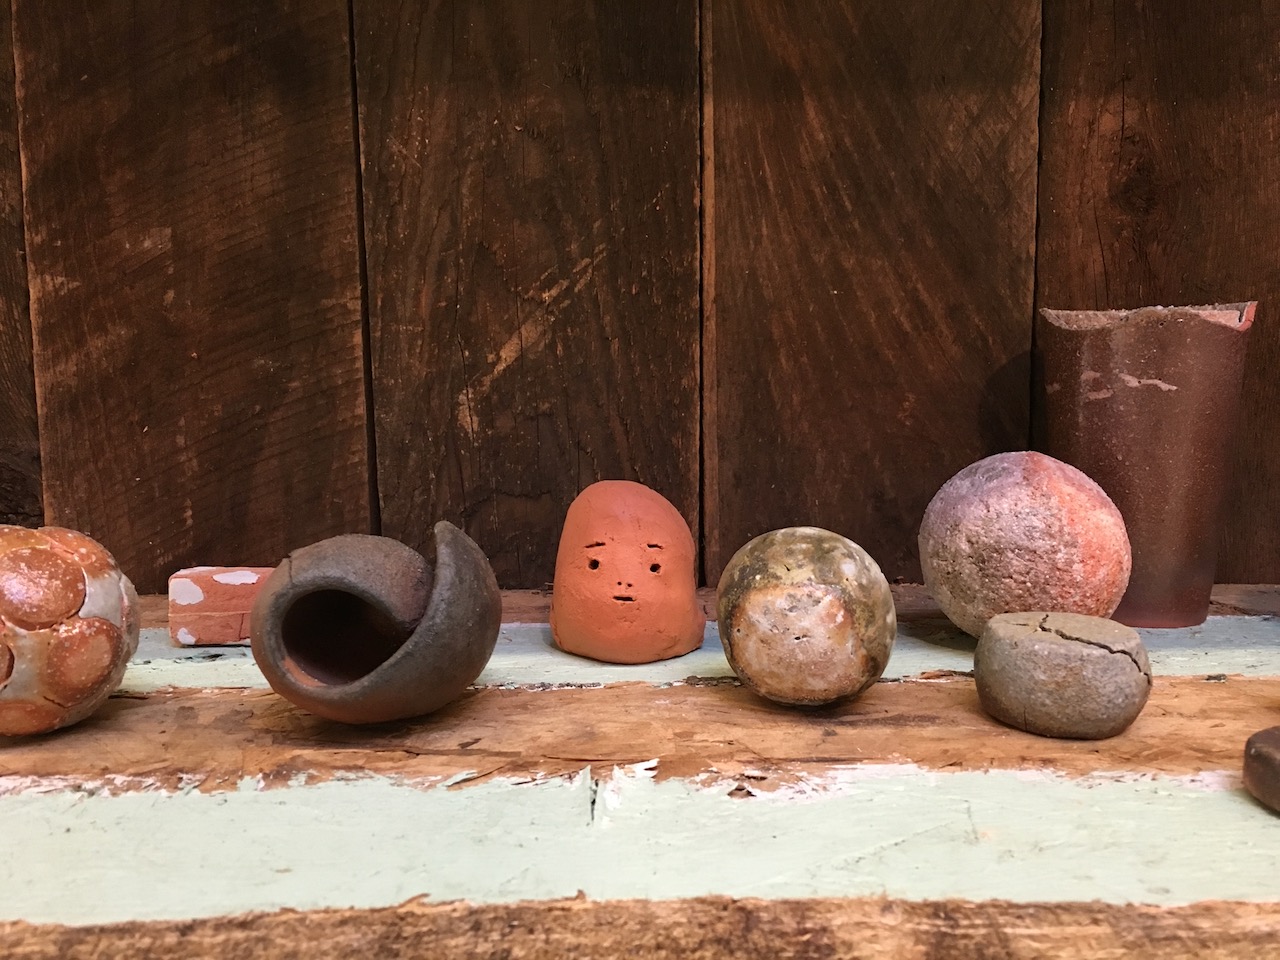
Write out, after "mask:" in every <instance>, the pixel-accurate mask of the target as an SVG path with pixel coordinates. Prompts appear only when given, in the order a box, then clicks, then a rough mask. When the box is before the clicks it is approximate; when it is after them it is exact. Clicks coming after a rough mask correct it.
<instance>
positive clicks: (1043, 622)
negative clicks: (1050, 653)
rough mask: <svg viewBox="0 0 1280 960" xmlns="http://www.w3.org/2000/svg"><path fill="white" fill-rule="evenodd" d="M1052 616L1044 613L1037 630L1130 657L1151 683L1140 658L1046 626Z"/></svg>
mask: <svg viewBox="0 0 1280 960" xmlns="http://www.w3.org/2000/svg"><path fill="white" fill-rule="evenodd" d="M1051 616H1053V614H1051V613H1047V614H1045V615H1044V617H1043V618H1042V619H1041V620H1040V623H1039V625H1038V626H1037V627H1036V631H1037V632H1039V633H1052V634H1055V635H1056V636H1059V637H1061V638H1062V639H1063V640H1074V641H1075V642H1076V643H1084V644H1088V645H1089V646H1091V647H1099V648H1101V649H1103V650H1105V651H1107V653H1115V654H1119V655H1121V656H1123V657H1128V658H1129V661H1130V662H1131V663H1132V664H1133V665H1134V667H1135V668H1137V671H1138V672H1139V673H1140V674H1142V675H1143V676H1144V677H1146V678H1147V686H1150V685H1151V672H1150V671H1149V670H1144V669H1142V664H1140V663H1138V658H1137V657H1135V656H1134V655H1133V654H1132V653H1130V652H1129V651H1128V650H1117V649H1115V647H1112V646H1109V645H1107V644H1105V643H1103V642H1102V641H1101V640H1090V639H1089V638H1088V637H1078V636H1076V635H1075V634H1072V633H1067V632H1066V631H1065V630H1061V629H1059V628H1057V627H1050V626H1046V624H1048V622H1049V618H1050V617H1051Z"/></svg>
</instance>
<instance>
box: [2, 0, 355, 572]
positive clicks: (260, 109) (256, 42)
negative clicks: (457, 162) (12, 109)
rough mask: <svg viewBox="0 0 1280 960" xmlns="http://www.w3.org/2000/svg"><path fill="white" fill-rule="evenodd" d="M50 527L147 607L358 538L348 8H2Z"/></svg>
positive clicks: (236, 2) (150, 4) (331, 2)
mask: <svg viewBox="0 0 1280 960" xmlns="http://www.w3.org/2000/svg"><path fill="white" fill-rule="evenodd" d="M14 47H15V59H16V63H17V90H18V103H19V118H20V133H21V146H22V156H23V170H24V177H25V204H26V228H27V240H28V257H29V260H30V276H31V291H32V295H31V316H32V326H33V328H34V352H35V377H36V391H37V395H38V397H39V401H40V404H39V408H40V442H41V450H42V452H43V482H44V497H45V507H46V511H47V516H48V520H49V521H50V522H52V523H57V524H62V525H66V526H72V527H77V528H79V529H82V530H85V531H86V532H88V533H90V534H91V535H93V536H94V537H96V538H97V539H99V540H101V541H102V542H103V543H104V544H105V545H106V546H107V547H108V549H110V550H111V551H112V552H113V553H114V554H115V556H116V558H117V559H118V560H119V561H120V563H121V564H122V566H123V567H124V569H125V570H126V571H127V572H128V573H129V574H130V576H132V577H133V578H134V579H135V581H136V582H137V583H138V586H139V587H140V588H141V589H143V590H148V591H156V590H161V589H163V585H164V581H165V577H166V576H167V575H168V574H169V573H171V572H172V571H173V570H174V569H175V568H177V567H181V566H190V565H192V564H193V563H197V562H199V563H218V562H234V563H251V564H259V565H261V564H271V563H275V562H277V561H278V560H279V558H280V557H281V556H282V555H283V554H284V553H285V552H287V550H289V549H292V548H293V547H297V546H300V545H302V544H305V543H307V542H310V541H312V540H314V539H317V538H319V537H321V536H324V535H328V534H333V533H338V532H342V531H344V530H348V531H350V530H355V531H367V530H368V528H369V522H370V518H369V477H368V470H367V456H366V431H365V402H364V375H363V353H362V346H361V336H362V323H361V315H360V286H359V261H358V250H357V247H358V244H357V230H356V191H355V182H356V168H355V141H354V136H355V134H354V129H353V123H352V110H351V83H350V61H349V44H348V13H347V5H346V4H345V3H342V2H340V0H323V2H319V3H314V2H308V3H304V2H298V0H281V2H278V3H273V4H269V5H265V6H264V5H262V4H258V3H252V2H248V0H233V2H197V3H186V4H181V5H174V4H170V3H164V2H159V0H143V2H128V3H126V2H123V0H110V2H104V3H96V4H87V5H84V4H82V5H79V6H77V7H76V9H75V11H74V13H73V14H72V13H69V11H68V10H67V9H66V8H64V7H61V6H54V5H50V4H47V3H41V2H38V0H18V2H16V3H15V4H14Z"/></svg>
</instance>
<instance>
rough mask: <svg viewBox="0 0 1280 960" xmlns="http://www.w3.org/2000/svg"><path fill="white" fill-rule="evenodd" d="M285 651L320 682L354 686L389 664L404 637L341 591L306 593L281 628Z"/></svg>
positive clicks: (364, 604) (398, 629)
mask: <svg viewBox="0 0 1280 960" xmlns="http://www.w3.org/2000/svg"><path fill="white" fill-rule="evenodd" d="M280 636H281V639H282V640H283V641H284V649H285V653H286V654H287V655H288V657H289V659H290V660H291V661H292V662H293V663H294V664H295V665H296V666H297V667H298V669H300V670H302V671H303V672H304V673H306V674H307V675H308V676H309V677H311V678H312V679H314V680H317V681H319V682H320V683H326V684H343V683H352V682H353V681H355V680H359V679H360V678H361V677H365V676H368V675H369V674H370V673H372V672H373V671H374V670H376V669H377V668H378V667H380V666H382V665H383V664H384V663H386V662H387V660H389V659H390V658H391V657H392V655H393V654H395V652H396V651H397V650H399V649H400V647H401V646H403V645H404V642H405V640H407V639H408V637H409V634H408V632H406V631H405V630H404V629H403V628H402V627H398V626H397V625H396V624H395V623H394V622H392V621H391V620H390V619H389V618H388V617H386V616H385V615H384V614H382V613H381V612H379V611H378V609H377V608H376V607H374V606H373V605H372V604H370V603H368V602H366V601H364V600H362V599H361V598H360V597H357V596H355V595H354V594H350V593H345V592H343V591H341V590H318V591H316V592H315V593H309V594H306V595H305V596H303V597H299V598H298V600H297V601H296V602H295V603H294V604H293V606H291V607H290V608H289V611H288V613H286V614H285V617H284V623H283V624H282V625H281V628H280Z"/></svg>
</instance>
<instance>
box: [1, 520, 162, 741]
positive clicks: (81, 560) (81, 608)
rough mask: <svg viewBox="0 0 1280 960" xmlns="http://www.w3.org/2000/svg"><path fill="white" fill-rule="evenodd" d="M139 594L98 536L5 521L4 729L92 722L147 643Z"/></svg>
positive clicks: (42, 730) (51, 727) (33, 729)
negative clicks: (141, 642)
mask: <svg viewBox="0 0 1280 960" xmlns="http://www.w3.org/2000/svg"><path fill="white" fill-rule="evenodd" d="M137 610H138V597H137V594H136V593H135V592H134V589H133V584H132V583H130V582H129V578H128V577H126V576H125V575H124V574H123V573H121V572H120V568H119V567H118V566H116V562H115V560H114V559H113V558H112V556H111V554H109V553H108V552H107V551H106V550H105V549H103V547H102V546H101V545H100V544H99V543H97V542H96V541H94V540H92V539H90V538H89V537H87V536H85V535H84V534H82V533H77V532H76V531H74V530H66V529H63V528H61V527H43V528H41V529H40V530H28V529H26V528H25V527H14V526H7V525H6V526H0V735H21V734H32V733H46V732H48V731H50V730H56V729H58V728H59V727H65V726H68V725H69V724H73V723H76V722H78V721H80V720H83V719H84V718H85V717H87V716H89V714H91V713H93V711H95V710H96V709H98V707H99V706H100V705H101V704H102V702H103V701H104V700H106V699H107V697H108V696H110V695H111V692H112V691H113V690H115V689H116V688H117V687H118V686H120V681H121V679H123V677H124V671H125V665H126V664H127V663H128V662H129V658H130V657H131V656H132V655H133V652H134V651H135V650H136V649H137V647H138V624H139V621H138V613H137Z"/></svg>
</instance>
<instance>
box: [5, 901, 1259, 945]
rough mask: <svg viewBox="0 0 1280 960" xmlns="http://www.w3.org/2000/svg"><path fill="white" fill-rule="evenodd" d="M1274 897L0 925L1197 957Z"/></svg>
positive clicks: (661, 906)
mask: <svg viewBox="0 0 1280 960" xmlns="http://www.w3.org/2000/svg"><path fill="white" fill-rule="evenodd" d="M1277 937H1280V904H1274V903H1222V902H1209V903H1197V904H1192V905H1190V906H1185V907H1173V908H1168V907H1165V908H1162V907H1148V906H1139V905H1123V906H1117V905H1113V904H1104V903H1009V902H1006V901H999V900H990V901H981V902H972V901H966V900H934V901H923V902H907V901H901V900H886V899H835V898H815V899H809V900H758V899H743V900H732V899H728V898H725V897H699V898H697V899H689V900H666V901H648V900H611V901H610V900H607V901H590V900H585V899H575V900H554V901H547V902H532V901H527V902H523V903H513V904H480V905H477V904H470V903H442V904H429V903H425V902H422V901H412V902H409V903H406V904H403V905H401V906H398V907H391V908H387V909H377V910H315V911H305V912H298V911H292V910H282V911H280V912H277V913H264V914H251V915H247V916H239V917H216V918H208V919H200V920H183V921H153V922H135V923H121V924H109V925H96V926H82V927H62V926H52V925H49V926H36V925H31V924H25V923H7V924H0V952H3V954H4V955H5V956H6V957H8V958H10V960H46V958H47V960H114V958H116V957H123V956H131V957H147V958H149V960H169V958H178V957H192V956H200V957H208V958H211V960H214V958H226V960H257V958H267V957H269V958H271V960H326V958H330V957H332V958H335V960H337V958H347V957H354V956H369V957H380V958H386V960H398V958H410V957H413V958H417V957H494V958H502V960H560V958H562V957H570V956H572V957H621V956H626V957H633V958H636V960H676V958H679V960H712V958H716V960H720V958H730V960H750V958H757V957H758V958H761V960H830V958H832V957H847V958H851V960H876V958H885V960H937V958H940V957H947V958H951V960H1033V958H1040V957H1046V956H1052V957H1060V958H1063V960H1072V958H1080V960H1084V958H1088V960H1119V958H1126V960H1165V958H1169V957H1191V956H1194V957H1198V958H1201V960H1229V958H1237V957H1249V956H1264V955H1265V954H1266V951H1267V950H1268V949H1269V948H1270V947H1271V946H1272V945H1274V943H1275V942H1276V938H1277Z"/></svg>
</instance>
